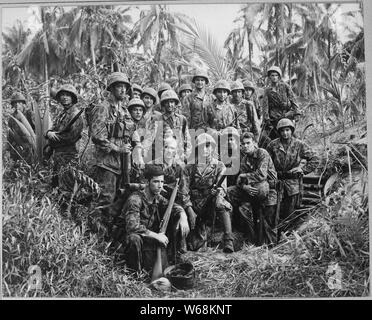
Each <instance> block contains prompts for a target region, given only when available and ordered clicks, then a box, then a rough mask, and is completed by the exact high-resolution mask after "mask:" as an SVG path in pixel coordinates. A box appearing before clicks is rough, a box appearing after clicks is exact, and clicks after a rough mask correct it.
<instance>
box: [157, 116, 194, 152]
mask: <svg viewBox="0 0 372 320" xmlns="http://www.w3.org/2000/svg"><path fill="white" fill-rule="evenodd" d="M162 121H163V132H165V131H166V128H170V129H172V130H173V133H174V134H176V139H177V141H179V142H178V143H177V147H178V157H179V158H180V159H184V158H186V159H187V158H188V157H189V156H190V154H191V151H192V150H191V148H192V144H191V136H190V133H189V128H188V126H187V120H186V118H185V117H184V116H183V115H180V114H177V113H174V114H173V115H167V114H163V115H162ZM177 134H178V135H177Z"/></svg>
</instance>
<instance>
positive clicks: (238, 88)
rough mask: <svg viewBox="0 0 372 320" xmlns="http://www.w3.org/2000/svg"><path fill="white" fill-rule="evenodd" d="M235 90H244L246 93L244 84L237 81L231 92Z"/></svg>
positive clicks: (233, 84)
mask: <svg viewBox="0 0 372 320" xmlns="http://www.w3.org/2000/svg"><path fill="white" fill-rule="evenodd" d="M234 90H242V91H243V92H244V86H243V84H242V83H241V82H240V81H239V80H237V81H234V82H233V83H232V85H231V92H232V91H234Z"/></svg>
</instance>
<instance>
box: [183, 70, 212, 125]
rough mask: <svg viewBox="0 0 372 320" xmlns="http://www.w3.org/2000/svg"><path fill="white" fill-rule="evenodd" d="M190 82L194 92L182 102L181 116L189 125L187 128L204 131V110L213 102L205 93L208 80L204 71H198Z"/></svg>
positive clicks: (209, 95)
mask: <svg viewBox="0 0 372 320" xmlns="http://www.w3.org/2000/svg"><path fill="white" fill-rule="evenodd" d="M192 82H193V83H194V85H195V90H194V91H193V92H192V93H191V94H190V95H188V96H187V97H186V98H185V99H184V100H183V101H182V109H183V114H184V115H185V117H186V119H187V120H188V123H189V128H190V129H194V130H198V129H205V122H204V118H203V116H204V110H205V108H206V107H207V106H208V105H210V104H211V103H212V102H213V100H214V99H213V96H212V95H211V94H208V93H207V92H206V88H205V87H206V85H208V84H209V78H208V75H207V73H206V72H205V71H203V70H198V71H196V72H195V73H194V76H193V78H192Z"/></svg>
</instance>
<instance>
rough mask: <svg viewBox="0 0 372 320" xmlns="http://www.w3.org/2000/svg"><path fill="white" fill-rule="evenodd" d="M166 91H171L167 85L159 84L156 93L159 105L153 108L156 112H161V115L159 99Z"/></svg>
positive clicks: (164, 83) (165, 83)
mask: <svg viewBox="0 0 372 320" xmlns="http://www.w3.org/2000/svg"><path fill="white" fill-rule="evenodd" d="M167 90H173V89H172V87H171V86H170V84H169V83H167V82H162V83H160V84H159V87H158V92H157V95H158V98H159V103H158V104H157V105H156V106H155V110H156V111H158V112H161V113H163V112H164V110H163V109H162V106H161V103H160V99H161V95H162V94H163V92H165V91H167Z"/></svg>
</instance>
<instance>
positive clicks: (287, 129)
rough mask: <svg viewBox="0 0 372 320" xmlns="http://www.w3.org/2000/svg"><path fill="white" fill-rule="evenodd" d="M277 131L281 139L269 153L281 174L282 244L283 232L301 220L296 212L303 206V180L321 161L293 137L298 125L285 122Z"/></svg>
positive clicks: (286, 120)
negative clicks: (304, 161)
mask: <svg viewBox="0 0 372 320" xmlns="http://www.w3.org/2000/svg"><path fill="white" fill-rule="evenodd" d="M277 130H278V132H279V134H280V138H277V139H275V140H273V141H271V142H270V144H269V145H268V146H267V150H268V152H269V154H270V156H271V158H272V159H273V162H274V165H275V169H276V171H277V172H278V180H279V183H278V207H277V209H276V210H277V211H276V214H277V215H278V214H279V216H276V219H277V220H278V218H279V224H280V225H281V227H279V228H278V240H279V237H280V232H282V231H285V230H288V229H290V228H291V227H292V226H293V225H294V224H295V222H296V220H298V218H299V217H298V215H296V214H295V209H296V208H298V207H300V206H301V197H302V188H303V186H302V177H303V176H304V175H306V174H308V173H310V172H312V171H314V170H315V169H316V167H317V166H318V163H319V158H318V156H317V155H316V153H315V152H314V151H313V150H312V149H311V148H310V147H309V146H308V145H307V144H306V143H305V142H303V141H301V140H299V139H296V138H294V137H293V132H294V130H295V125H294V123H293V122H292V121H291V120H290V119H285V118H284V119H281V120H280V121H279V122H278V124H277ZM303 160H306V164H305V165H303V163H302V161H303Z"/></svg>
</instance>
